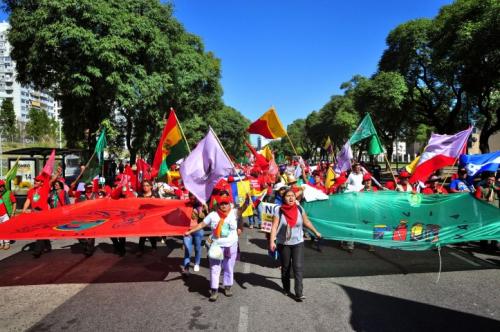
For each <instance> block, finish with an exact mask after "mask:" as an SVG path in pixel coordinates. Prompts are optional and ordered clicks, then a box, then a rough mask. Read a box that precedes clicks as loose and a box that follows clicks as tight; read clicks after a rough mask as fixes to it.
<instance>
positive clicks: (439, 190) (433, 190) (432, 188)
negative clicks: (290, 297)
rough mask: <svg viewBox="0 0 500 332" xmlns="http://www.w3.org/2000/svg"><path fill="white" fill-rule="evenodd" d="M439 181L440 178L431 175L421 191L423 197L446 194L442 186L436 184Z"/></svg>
mask: <svg viewBox="0 0 500 332" xmlns="http://www.w3.org/2000/svg"><path fill="white" fill-rule="evenodd" d="M439 181H441V178H440V177H439V176H437V175H432V176H431V177H430V178H429V180H427V184H428V185H427V186H426V187H425V188H424V189H423V190H422V194H424V195H432V194H445V195H446V194H448V191H447V190H446V188H444V187H443V186H442V185H440V184H438V182H439Z"/></svg>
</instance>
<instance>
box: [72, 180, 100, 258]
mask: <svg viewBox="0 0 500 332" xmlns="http://www.w3.org/2000/svg"><path fill="white" fill-rule="evenodd" d="M77 196H78V197H77V198H76V200H75V203H81V202H85V201H93V200H94V199H97V198H98V195H97V193H96V192H95V191H94V185H93V183H92V182H88V183H87V184H85V191H84V192H83V193H80V194H79V195H77ZM78 242H80V244H81V245H82V247H83V253H84V254H85V256H87V257H90V256H92V255H93V254H94V251H95V238H87V239H78Z"/></svg>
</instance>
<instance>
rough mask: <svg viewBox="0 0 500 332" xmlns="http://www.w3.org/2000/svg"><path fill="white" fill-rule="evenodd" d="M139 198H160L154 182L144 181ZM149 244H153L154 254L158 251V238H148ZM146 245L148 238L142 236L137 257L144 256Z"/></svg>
mask: <svg viewBox="0 0 500 332" xmlns="http://www.w3.org/2000/svg"><path fill="white" fill-rule="evenodd" d="M137 197H140V198H160V196H159V195H158V193H157V192H156V191H154V190H153V182H151V181H150V180H143V181H142V190H141V192H140V193H139V194H138V195H137ZM147 238H148V239H149V243H151V248H152V249H153V252H155V251H156V248H157V247H156V243H157V242H158V237H155V236H148V237H147ZM145 245H146V237H145V236H142V237H140V238H139V247H138V250H137V257H141V256H142V255H143V254H144V249H145Z"/></svg>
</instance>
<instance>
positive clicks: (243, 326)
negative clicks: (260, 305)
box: [238, 306, 248, 332]
mask: <svg viewBox="0 0 500 332" xmlns="http://www.w3.org/2000/svg"><path fill="white" fill-rule="evenodd" d="M247 331H248V307H247V306H241V307H240V320H239V322H238V332H247Z"/></svg>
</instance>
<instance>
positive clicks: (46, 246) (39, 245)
mask: <svg viewBox="0 0 500 332" xmlns="http://www.w3.org/2000/svg"><path fill="white" fill-rule="evenodd" d="M50 182H51V181H50V180H49V179H48V178H46V177H44V176H42V175H38V176H37V177H35V182H34V185H33V188H31V189H30V190H28V193H27V195H26V201H25V202H24V206H23V212H22V213H26V212H27V211H28V210H31V212H40V211H47V210H48V209H49V191H50ZM51 250H52V246H51V244H50V240H36V242H35V250H34V252H33V257H35V258H39V257H40V256H41V255H42V253H43V252H50V251H51Z"/></svg>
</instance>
